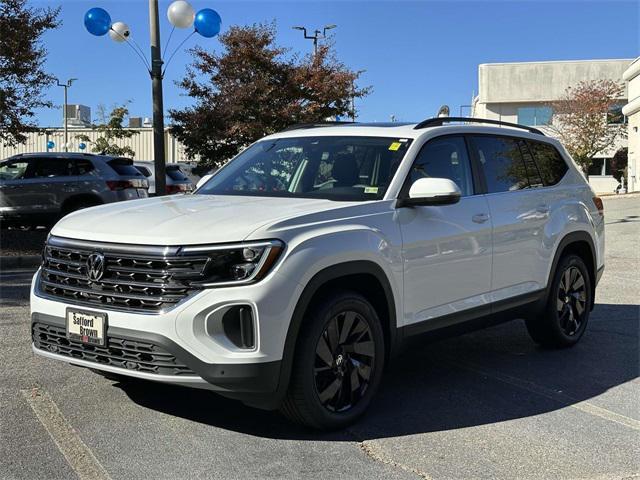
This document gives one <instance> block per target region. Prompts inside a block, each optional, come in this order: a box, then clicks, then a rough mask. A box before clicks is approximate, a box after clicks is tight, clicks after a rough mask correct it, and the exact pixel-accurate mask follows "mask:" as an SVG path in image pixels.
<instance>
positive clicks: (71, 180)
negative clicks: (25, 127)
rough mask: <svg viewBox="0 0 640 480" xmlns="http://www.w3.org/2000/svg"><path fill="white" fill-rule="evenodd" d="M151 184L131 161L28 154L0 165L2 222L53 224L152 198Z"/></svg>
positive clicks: (80, 154) (71, 154)
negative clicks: (90, 211)
mask: <svg viewBox="0 0 640 480" xmlns="http://www.w3.org/2000/svg"><path fill="white" fill-rule="evenodd" d="M147 188H148V183H147V181H146V179H145V177H144V176H143V175H142V174H141V173H140V172H139V171H138V170H136V169H135V168H134V167H133V162H132V161H131V160H130V159H128V158H118V157H110V156H103V155H91V154H84V153H29V154H23V155H16V156H14V157H11V158H9V159H7V160H5V161H3V162H1V163H0V219H1V220H2V223H3V226H8V225H12V224H20V225H44V226H51V225H53V224H54V223H55V222H56V221H57V220H58V219H60V218H61V217H63V216H64V215H66V214H68V213H70V212H73V211H76V210H79V209H81V208H86V207H90V206H94V205H101V204H103V203H112V202H119V201H121V200H131V199H133V198H144V197H147Z"/></svg>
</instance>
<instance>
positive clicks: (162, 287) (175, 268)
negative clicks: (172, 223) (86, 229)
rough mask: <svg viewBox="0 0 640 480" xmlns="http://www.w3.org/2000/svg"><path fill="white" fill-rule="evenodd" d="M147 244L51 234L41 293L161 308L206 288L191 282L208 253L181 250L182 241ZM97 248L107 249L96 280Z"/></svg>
mask: <svg viewBox="0 0 640 480" xmlns="http://www.w3.org/2000/svg"><path fill="white" fill-rule="evenodd" d="M145 248H146V247H141V246H139V245H132V246H129V245H121V244H113V243H98V242H87V241H82V240H70V239H64V238H61V237H53V236H50V237H49V239H48V240H47V243H46V245H45V251H44V255H43V265H42V268H41V269H40V274H39V276H38V282H37V284H36V293H37V294H38V295H39V296H41V297H45V298H52V299H55V300H63V301H66V302H69V303H73V304H78V305H87V306H92V307H98V308H101V309H106V310H121V311H127V312H136V313H145V314H159V313H164V312H166V311H168V310H171V309H172V308H175V306H177V305H178V304H179V303H181V302H182V301H184V300H186V299H187V298H189V297H191V296H192V295H194V294H195V293H197V292H199V291H200V290H201V289H202V287H199V286H197V285H194V284H192V283H191V282H195V281H198V280H201V279H202V272H203V270H204V268H205V266H206V264H207V262H208V261H209V257H208V256H206V255H203V254H202V253H200V254H196V253H195V252H194V253H193V254H183V255H179V254H178V252H179V247H151V248H150V250H144V249H145ZM143 250H144V253H143ZM96 252H99V253H102V254H104V257H105V267H104V274H103V276H102V277H101V278H100V279H99V280H97V281H91V280H89V278H88V276H87V259H88V257H89V256H90V255H91V254H92V253H96ZM138 252H139V253H138Z"/></svg>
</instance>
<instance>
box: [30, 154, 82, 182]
mask: <svg viewBox="0 0 640 480" xmlns="http://www.w3.org/2000/svg"><path fill="white" fill-rule="evenodd" d="M73 175H75V171H74V168H73V160H72V159H70V158H56V157H43V158H37V159H35V168H34V170H33V177H32V178H57V177H71V176H73Z"/></svg>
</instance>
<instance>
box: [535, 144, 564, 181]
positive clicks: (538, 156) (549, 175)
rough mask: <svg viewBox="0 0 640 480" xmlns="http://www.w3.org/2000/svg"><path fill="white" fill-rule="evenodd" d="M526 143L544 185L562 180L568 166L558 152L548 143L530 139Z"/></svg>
mask: <svg viewBox="0 0 640 480" xmlns="http://www.w3.org/2000/svg"><path fill="white" fill-rule="evenodd" d="M528 143H529V147H530V148H531V152H532V153H533V156H534V158H535V160H536V164H537V165H538V170H539V171H540V175H541V176H542V180H543V181H544V184H545V186H551V185H555V184H556V183H558V182H559V181H560V180H562V177H564V175H565V173H567V170H568V169H569V167H567V164H566V163H565V161H564V159H563V158H562V155H560V152H558V150H556V148H555V147H554V146H553V145H549V144H548V143H540V142H531V141H529V142H528Z"/></svg>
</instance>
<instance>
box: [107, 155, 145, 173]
mask: <svg viewBox="0 0 640 480" xmlns="http://www.w3.org/2000/svg"><path fill="white" fill-rule="evenodd" d="M107 164H108V165H109V166H110V167H111V168H113V169H114V170H115V171H116V173H117V174H118V175H125V176H128V177H141V176H142V174H141V173H140V172H139V171H138V169H137V168H136V167H134V166H133V162H132V161H131V160H129V159H127V158H114V159H113V160H109V161H108V162H107Z"/></svg>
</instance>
